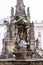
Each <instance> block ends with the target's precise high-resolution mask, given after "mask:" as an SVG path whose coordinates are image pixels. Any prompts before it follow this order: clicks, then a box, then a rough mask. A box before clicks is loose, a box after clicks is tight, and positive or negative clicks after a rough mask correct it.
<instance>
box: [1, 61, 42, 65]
mask: <svg viewBox="0 0 43 65" xmlns="http://www.w3.org/2000/svg"><path fill="white" fill-rule="evenodd" d="M0 65H43V62H41V61H39V62H36V61H35V62H34V61H33V62H29V61H10V62H8V61H4V62H0Z"/></svg>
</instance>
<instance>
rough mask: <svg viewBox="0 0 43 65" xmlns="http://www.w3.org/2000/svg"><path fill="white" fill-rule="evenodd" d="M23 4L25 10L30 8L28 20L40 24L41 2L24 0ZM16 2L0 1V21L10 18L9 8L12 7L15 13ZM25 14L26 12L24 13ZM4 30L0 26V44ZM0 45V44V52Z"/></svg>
mask: <svg viewBox="0 0 43 65" xmlns="http://www.w3.org/2000/svg"><path fill="white" fill-rule="evenodd" d="M24 4H25V7H26V9H25V10H27V7H30V18H31V21H34V22H35V21H38V22H41V21H42V20H43V0H24ZM15 6H16V0H0V20H1V19H4V18H7V17H9V16H10V14H11V12H10V10H11V7H14V13H15ZM26 12H27V11H26ZM0 22H1V21H0ZM4 29H5V28H3V27H1V26H0V43H1V42H2V41H1V39H3V37H4V36H3V34H4V33H5V31H4ZM1 49H2V45H1V44H0V50H1Z"/></svg>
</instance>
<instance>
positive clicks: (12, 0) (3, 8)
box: [0, 0, 43, 22]
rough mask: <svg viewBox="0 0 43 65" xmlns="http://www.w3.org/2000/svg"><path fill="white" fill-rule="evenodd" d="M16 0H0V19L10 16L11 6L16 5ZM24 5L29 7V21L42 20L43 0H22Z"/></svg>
mask: <svg viewBox="0 0 43 65" xmlns="http://www.w3.org/2000/svg"><path fill="white" fill-rule="evenodd" d="M16 2H17V0H0V19H3V18H6V17H8V16H10V9H11V6H13V7H14V11H15V6H16ZM24 4H25V7H26V9H27V7H28V6H29V7H30V16H31V21H35V20H37V21H39V22H40V21H41V20H43V0H24Z"/></svg>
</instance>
